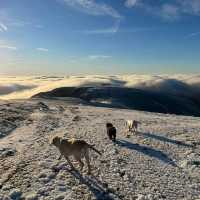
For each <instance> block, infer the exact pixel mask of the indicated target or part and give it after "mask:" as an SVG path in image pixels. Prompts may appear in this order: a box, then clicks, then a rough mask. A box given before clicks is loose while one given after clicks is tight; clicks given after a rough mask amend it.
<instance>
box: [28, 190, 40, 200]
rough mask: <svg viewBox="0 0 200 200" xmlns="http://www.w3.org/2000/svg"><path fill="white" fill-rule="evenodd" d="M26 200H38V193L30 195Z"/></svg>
mask: <svg viewBox="0 0 200 200" xmlns="http://www.w3.org/2000/svg"><path fill="white" fill-rule="evenodd" d="M25 200H38V195H37V194H36V193H34V192H33V193H29V194H28V195H26V196H25Z"/></svg>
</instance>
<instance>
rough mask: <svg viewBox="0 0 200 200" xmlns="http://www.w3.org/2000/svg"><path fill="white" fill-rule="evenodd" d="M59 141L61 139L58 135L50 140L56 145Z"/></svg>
mask: <svg viewBox="0 0 200 200" xmlns="http://www.w3.org/2000/svg"><path fill="white" fill-rule="evenodd" d="M60 141H61V138H60V137H59V136H55V137H54V138H53V139H52V141H51V144H53V145H57V144H60Z"/></svg>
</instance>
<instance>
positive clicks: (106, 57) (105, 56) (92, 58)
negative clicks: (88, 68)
mask: <svg viewBox="0 0 200 200" xmlns="http://www.w3.org/2000/svg"><path fill="white" fill-rule="evenodd" d="M88 58H89V59H90V60H98V59H108V58H112V56H108V55H89V56H88Z"/></svg>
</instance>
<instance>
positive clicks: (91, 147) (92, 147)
mask: <svg viewBox="0 0 200 200" xmlns="http://www.w3.org/2000/svg"><path fill="white" fill-rule="evenodd" d="M88 146H89V148H90V149H92V150H93V151H95V152H96V153H98V154H99V155H101V152H100V151H98V150H97V149H96V148H94V145H90V144H88Z"/></svg>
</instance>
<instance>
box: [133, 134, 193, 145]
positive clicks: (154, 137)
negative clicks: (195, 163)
mask: <svg viewBox="0 0 200 200" xmlns="http://www.w3.org/2000/svg"><path fill="white" fill-rule="evenodd" d="M137 134H138V135H143V136H144V137H146V138H152V139H156V140H160V141H162V142H168V143H171V144H175V145H178V146H183V147H190V148H192V147H193V145H190V144H186V143H184V142H182V141H179V140H174V139H170V138H167V137H165V136H161V135H157V134H153V133H142V132H137Z"/></svg>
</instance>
